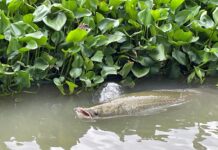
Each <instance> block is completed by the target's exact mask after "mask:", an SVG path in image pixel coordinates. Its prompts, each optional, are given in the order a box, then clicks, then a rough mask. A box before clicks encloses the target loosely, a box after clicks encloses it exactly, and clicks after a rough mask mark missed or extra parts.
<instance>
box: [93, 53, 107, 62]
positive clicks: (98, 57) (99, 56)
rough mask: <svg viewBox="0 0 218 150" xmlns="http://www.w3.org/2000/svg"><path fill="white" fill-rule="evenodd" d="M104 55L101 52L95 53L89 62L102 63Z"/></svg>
mask: <svg viewBox="0 0 218 150" xmlns="http://www.w3.org/2000/svg"><path fill="white" fill-rule="evenodd" d="M103 57H104V54H103V52H102V51H97V52H96V53H95V54H94V56H92V58H91V60H92V61H95V62H102V59H103Z"/></svg>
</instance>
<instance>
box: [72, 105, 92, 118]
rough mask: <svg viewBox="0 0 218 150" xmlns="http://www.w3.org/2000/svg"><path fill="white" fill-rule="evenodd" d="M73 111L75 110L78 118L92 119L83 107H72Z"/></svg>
mask: <svg viewBox="0 0 218 150" xmlns="http://www.w3.org/2000/svg"><path fill="white" fill-rule="evenodd" d="M74 111H75V112H76V114H77V116H78V118H81V119H92V114H91V113H90V112H89V111H87V110H86V109H85V108H82V107H77V108H74Z"/></svg>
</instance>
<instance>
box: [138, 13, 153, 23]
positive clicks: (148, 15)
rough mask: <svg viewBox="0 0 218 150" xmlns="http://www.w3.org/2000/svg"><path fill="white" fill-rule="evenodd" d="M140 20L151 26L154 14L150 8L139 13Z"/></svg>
mask: <svg viewBox="0 0 218 150" xmlns="http://www.w3.org/2000/svg"><path fill="white" fill-rule="evenodd" d="M138 20H139V22H140V23H141V24H143V25H144V26H146V27H147V26H149V25H151V23H152V15H151V11H150V9H144V10H142V11H140V12H139V13H138Z"/></svg>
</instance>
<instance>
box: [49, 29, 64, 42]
mask: <svg viewBox="0 0 218 150" xmlns="http://www.w3.org/2000/svg"><path fill="white" fill-rule="evenodd" d="M51 40H52V42H53V43H54V44H59V43H61V42H63V41H64V40H65V36H64V33H63V32H62V31H55V32H54V33H52V35H51Z"/></svg>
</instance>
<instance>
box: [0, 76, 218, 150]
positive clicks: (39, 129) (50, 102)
mask: <svg viewBox="0 0 218 150" xmlns="http://www.w3.org/2000/svg"><path fill="white" fill-rule="evenodd" d="M214 81H217V80H212V81H211V82H209V83H207V84H204V85H202V86H196V87H187V85H186V84H185V83H182V82H178V81H177V82H175V81H170V80H149V81H146V80H145V81H143V82H139V84H137V86H136V87H135V88H134V89H131V90H128V91H127V92H137V91H145V90H147V91H149V90H157V89H164V90H165V89H181V88H186V89H187V88H194V89H195V90H197V91H199V92H200V94H194V95H190V96H189V97H188V98H189V99H190V100H191V101H190V102H188V103H185V104H183V105H180V106H177V107H172V108H170V109H168V110H167V111H163V112H160V113H156V114H152V115H148V116H140V117H139V116H138V117H122V118H113V119H107V120H98V121H96V122H86V121H82V120H79V119H77V118H75V113H74V112H73V108H74V107H76V106H88V105H92V104H91V98H92V96H91V95H92V94H91V93H82V94H80V95H78V96H71V97H68V96H61V95H59V93H58V91H57V90H56V89H55V88H53V87H52V86H44V87H42V88H40V90H38V92H37V93H36V94H21V95H16V96H8V97H0V99H1V100H0V150H70V149H72V150H132V149H135V150H145V149H149V150H160V149H161V150H164V149H166V150H168V149H176V150H180V149H181V150H184V149H185V150H189V149H190V150H191V149H197V150H204V149H211V150H213V149H214V150H216V149H218V89H216V88H215V87H214V83H216V82H214ZM212 83H213V84H212Z"/></svg>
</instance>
